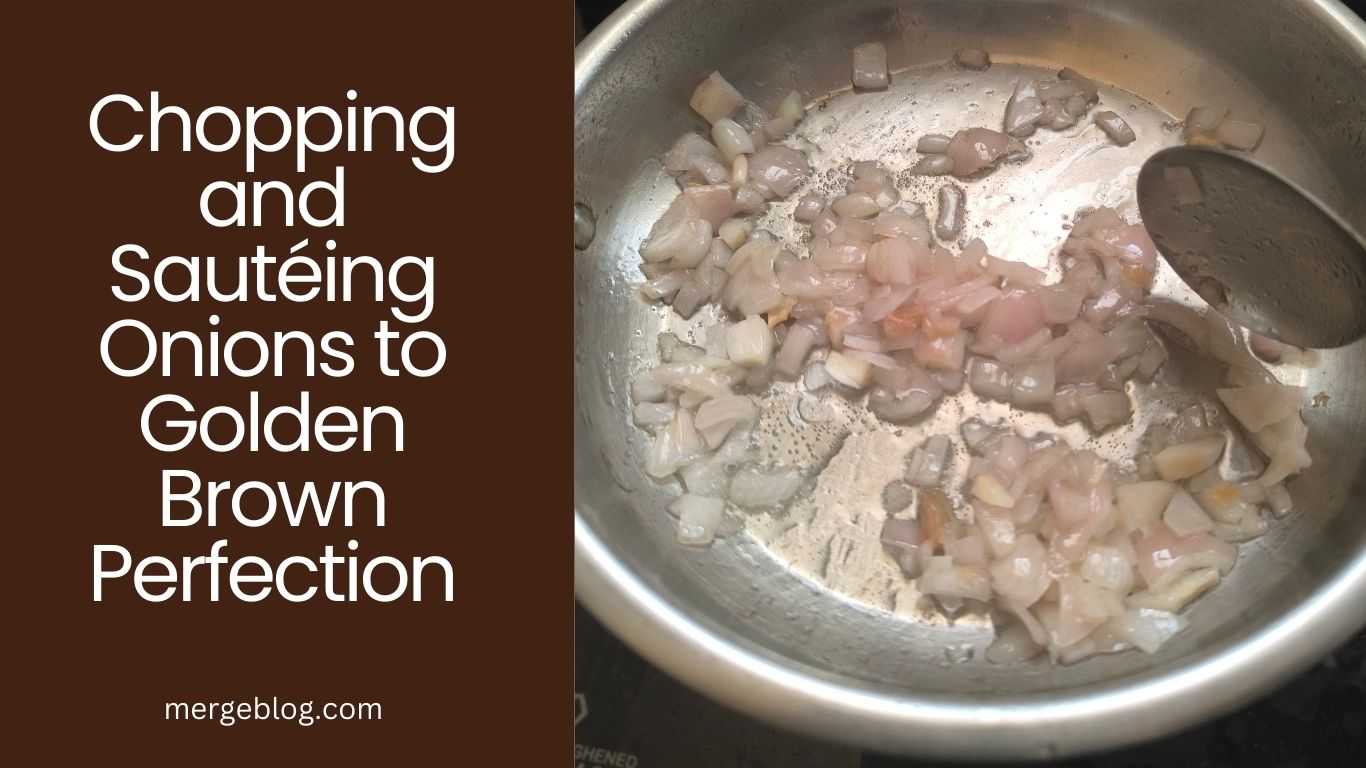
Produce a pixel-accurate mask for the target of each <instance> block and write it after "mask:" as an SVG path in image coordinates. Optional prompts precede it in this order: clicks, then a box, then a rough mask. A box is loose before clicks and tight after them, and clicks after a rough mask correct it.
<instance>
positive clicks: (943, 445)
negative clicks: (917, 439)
mask: <svg viewBox="0 0 1366 768" xmlns="http://www.w3.org/2000/svg"><path fill="white" fill-rule="evenodd" d="M948 455H949V438H948V436H947V435H932V436H931V437H930V438H929V439H928V440H926V441H925V444H924V445H922V446H919V447H917V448H916V449H915V450H914V451H912V452H911V459H910V463H909V466H908V467H907V469H906V481H907V482H909V483H910V484H911V485H921V486H935V485H939V479H940V477H941V476H942V475H943V472H944V466H945V463H946V462H947V460H948Z"/></svg>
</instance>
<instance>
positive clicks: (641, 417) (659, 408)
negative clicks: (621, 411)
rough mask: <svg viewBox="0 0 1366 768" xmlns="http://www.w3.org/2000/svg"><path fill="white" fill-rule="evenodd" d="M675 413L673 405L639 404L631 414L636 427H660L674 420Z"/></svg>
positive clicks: (675, 407) (675, 408)
mask: <svg viewBox="0 0 1366 768" xmlns="http://www.w3.org/2000/svg"><path fill="white" fill-rule="evenodd" d="M677 411H678V406H676V405H674V404H673V403H639V404H637V405H636V407H635V409H634V410H633V411H632V412H631V413H632V420H633V421H634V422H635V425H636V426H637V427H662V426H664V425H665V424H669V423H671V422H672V421H673V420H674V414H675V413H676V412H677Z"/></svg>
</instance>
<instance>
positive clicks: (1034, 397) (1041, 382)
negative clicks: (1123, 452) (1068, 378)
mask: <svg viewBox="0 0 1366 768" xmlns="http://www.w3.org/2000/svg"><path fill="white" fill-rule="evenodd" d="M1055 383H1056V382H1055V378H1054V373H1053V361H1052V360H1035V361H1032V362H1024V363H1020V364H1019V365H1017V366H1015V371H1014V380H1013V381H1012V382H1011V386H1010V401H1011V402H1012V403H1014V404H1015V405H1017V406H1019V407H1021V408H1031V407H1037V406H1043V405H1050V404H1052V402H1053V388H1054V386H1055ZM1083 407H1085V401H1083ZM1126 421H1127V419H1126Z"/></svg>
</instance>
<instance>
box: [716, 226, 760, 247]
mask: <svg viewBox="0 0 1366 768" xmlns="http://www.w3.org/2000/svg"><path fill="white" fill-rule="evenodd" d="M753 229H754V225H753V224H751V223H750V222H748V221H746V220H745V219H730V220H728V221H726V222H724V223H722V224H721V228H720V230H718V231H717V237H719V238H720V239H721V241H722V242H724V243H725V244H726V245H727V246H729V247H730V249H731V250H735V249H736V248H739V247H740V246H742V245H744V244H745V241H746V240H748V239H749V233H750V232H751V231H752V230H753Z"/></svg>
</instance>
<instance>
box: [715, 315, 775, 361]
mask: <svg viewBox="0 0 1366 768" xmlns="http://www.w3.org/2000/svg"><path fill="white" fill-rule="evenodd" d="M726 354H727V355H728V356H729V357H730V360H731V362H733V363H735V364H736V365H742V366H744V367H746V368H755V367H759V366H764V365H768V361H769V358H770V357H771V356H772V354H773V332H772V331H770V330H769V328H768V323H766V322H764V319H763V318H762V317H759V316H758V315H750V316H749V317H747V318H745V319H744V320H742V321H740V322H738V323H736V324H735V325H732V326H731V327H730V329H729V330H728V331H727V333H726Z"/></svg>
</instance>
